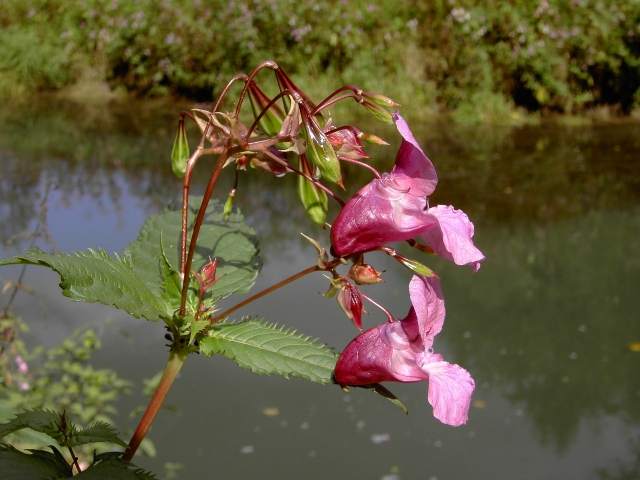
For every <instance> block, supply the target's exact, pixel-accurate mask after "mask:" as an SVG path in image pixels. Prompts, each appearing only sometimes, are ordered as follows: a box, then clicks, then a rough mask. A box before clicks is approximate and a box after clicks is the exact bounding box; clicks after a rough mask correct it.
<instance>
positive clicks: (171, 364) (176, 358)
mask: <svg viewBox="0 0 640 480" xmlns="http://www.w3.org/2000/svg"><path fill="white" fill-rule="evenodd" d="M186 358H187V353H186V352H182V351H171V353H170V354H169V359H168V361H167V365H166V366H165V368H164V371H163V372H162V378H161V379H160V383H159V384H158V386H157V387H156V390H155V391H154V392H153V396H152V397H151V400H150V401H149V404H148V405H147V408H146V410H145V411H144V414H143V415H142V418H141V419H140V422H139V423H138V426H137V427H136V430H135V432H134V433H133V435H132V437H131V440H130V441H129V445H128V446H127V449H126V450H125V452H124V456H123V460H124V461H125V462H130V461H131V459H132V458H133V456H134V455H135V454H136V451H137V450H138V447H140V443H141V442H142V440H144V438H145V437H146V436H147V433H149V429H150V428H151V424H152V423H153V421H154V419H155V418H156V415H157V414H158V411H159V410H160V408H161V407H162V405H163V403H164V400H165V398H166V396H167V393H168V392H169V390H170V389H171V386H172V385H173V382H174V380H175V379H176V377H177V376H178V373H180V370H181V369H182V365H184V361H185V359H186Z"/></svg>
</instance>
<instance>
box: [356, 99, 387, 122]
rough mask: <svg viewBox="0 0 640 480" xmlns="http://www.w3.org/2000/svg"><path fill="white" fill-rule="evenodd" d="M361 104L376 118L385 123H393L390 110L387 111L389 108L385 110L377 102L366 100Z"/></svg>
mask: <svg viewBox="0 0 640 480" xmlns="http://www.w3.org/2000/svg"><path fill="white" fill-rule="evenodd" d="M362 105H364V107H365V108H366V109H367V110H369V111H370V112H371V113H372V114H373V116H374V117H376V118H377V119H378V120H380V121H382V122H385V123H393V117H392V116H391V112H389V110H387V109H386V108H384V107H382V106H380V105H378V104H377V103H372V102H369V101H367V100H365V101H364V102H363V103H362Z"/></svg>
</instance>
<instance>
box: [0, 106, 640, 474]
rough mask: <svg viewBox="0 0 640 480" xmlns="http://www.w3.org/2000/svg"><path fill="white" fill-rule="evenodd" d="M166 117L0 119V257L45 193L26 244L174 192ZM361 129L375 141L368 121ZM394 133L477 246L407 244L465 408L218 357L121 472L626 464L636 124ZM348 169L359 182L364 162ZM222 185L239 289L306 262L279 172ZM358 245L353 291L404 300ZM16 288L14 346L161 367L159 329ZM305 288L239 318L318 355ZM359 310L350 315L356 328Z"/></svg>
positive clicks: (184, 381)
mask: <svg viewBox="0 0 640 480" xmlns="http://www.w3.org/2000/svg"><path fill="white" fill-rule="evenodd" d="M175 111H176V112H177V111H178V107H175ZM173 113H174V108H161V109H159V108H154V109H143V110H142V111H141V112H139V113H136V114H135V115H131V114H130V112H129V111H126V110H122V109H112V110H103V111H100V112H91V111H84V110H82V109H79V108H77V107H76V106H69V105H65V104H55V105H47V106H45V107H40V106H33V107H30V108H28V109H20V110H14V111H9V112H4V113H3V114H2V119H1V120H2V127H0V164H1V165H2V176H1V177H0V239H1V240H2V247H0V253H1V254H2V255H3V256H5V255H10V254H13V253H16V252H18V251H20V250H21V249H23V248H25V247H26V244H27V243H28V242H27V240H26V236H27V234H28V232H29V231H30V229H32V228H33V226H34V224H35V221H36V220H35V216H37V215H38V213H39V211H40V205H41V203H42V198H43V195H44V192H45V191H46V190H47V188H49V189H50V192H49V194H48V196H47V198H46V202H45V204H46V206H47V217H46V225H47V227H48V230H49V234H50V239H49V241H47V242H42V241H41V244H42V246H43V247H46V248H52V247H55V248H57V249H59V250H62V251H71V250H75V249H82V248H88V247H102V248H105V249H107V250H111V251H116V250H120V249H122V248H123V247H124V246H126V244H128V243H129V242H130V241H131V240H133V239H134V238H135V236H136V234H137V231H138V229H139V228H140V226H141V225H142V223H143V221H144V219H145V217H146V216H147V215H148V214H151V213H155V212H158V211H160V210H161V209H162V208H164V206H165V205H167V204H171V203H173V202H175V201H176V199H177V197H178V191H179V186H180V185H179V182H178V181H177V180H176V179H174V178H173V177H172V176H171V174H170V169H169V166H168V160H167V157H168V151H169V148H170V142H171V139H172V135H173V127H174V124H175V122H174V121H173V116H172V115H173ZM371 128H376V129H378V132H379V133H381V134H383V135H384V136H385V137H386V138H388V139H389V140H390V141H391V142H392V143H394V145H395V144H397V141H398V140H397V138H396V136H395V135H394V134H393V132H391V131H390V130H388V129H385V128H379V126H378V125H376V124H371ZM413 128H414V131H415V133H416V136H417V137H418V138H419V139H420V140H421V141H422V143H423V145H424V147H425V150H426V151H427V152H428V153H429V155H430V156H431V158H432V159H433V160H434V163H435V164H436V166H437V168H438V171H439V175H440V184H439V186H438V190H437V192H436V194H435V195H434V197H433V198H432V200H431V201H432V204H436V203H453V204H454V205H455V206H457V207H458V208H463V209H464V210H465V211H466V212H467V213H468V214H469V215H470V217H471V218H472V219H473V220H474V222H475V224H476V239H477V244H478V245H479V246H480V248H481V249H482V250H483V251H484V252H485V253H486V255H487V260H486V262H485V263H484V265H483V267H482V269H481V270H480V272H478V273H477V274H474V273H473V272H471V271H470V270H468V269H460V268H454V267H453V266H451V265H448V264H445V263H444V262H440V261H438V260H435V259H432V258H426V257H425V258H423V260H424V261H428V262H429V263H430V265H432V266H433V267H434V268H435V269H436V270H437V271H438V272H439V273H440V274H441V276H442V279H443V288H444V293H445V297H446V299H447V321H446V322H445V328H444V331H443V333H442V334H441V335H440V336H439V337H438V339H437V343H436V347H437V349H438V350H439V351H442V353H443V354H445V356H446V358H447V359H448V360H450V361H453V362H456V363H460V364H461V365H464V366H465V367H466V368H467V369H468V370H469V371H471V372H472V374H473V375H474V377H475V379H476V383H477V389H476V393H475V395H474V403H473V407H472V410H471V414H470V421H469V423H468V424H467V425H466V426H464V427H461V428H450V427H446V426H443V425H441V424H439V423H438V422H437V421H436V420H434V419H433V417H432V415H431V410H430V407H429V406H428V405H426V385H425V384H424V383H419V384H411V385H390V387H392V389H393V390H394V392H396V393H397V395H398V396H400V397H401V398H402V399H403V400H404V401H405V403H406V404H407V405H408V407H409V409H410V414H409V416H404V415H402V414H401V412H400V411H399V410H396V409H394V408H393V407H391V406H390V405H389V404H387V403H386V402H385V401H383V400H382V399H380V398H378V397H375V396H373V395H371V394H370V393H368V392H363V391H351V392H349V393H344V392H342V391H340V390H339V389H338V388H337V387H333V386H319V385H313V384H307V383H305V382H302V381H297V380H291V381H286V380H283V379H280V378H275V377H257V376H254V375H252V374H250V373H249V372H247V371H244V370H241V369H239V368H238V367H236V366H235V365H234V364H232V363H231V362H230V361H228V360H226V359H223V358H215V359H206V358H198V357H194V358H191V359H190V360H189V362H188V363H187V365H186V367H185V369H184V371H183V373H182V374H181V376H180V379H179V381H178V382H177V384H176V385H175V388H174V390H173V391H172V392H171V394H170V396H169V398H168V404H169V406H170V407H171V408H170V409H167V410H165V411H163V412H162V414H161V415H160V416H159V418H158V421H157V422H156V424H155V426H154V429H153V431H152V438H153V440H154V441H155V442H156V445H157V447H158V456H157V457H156V458H153V459H148V458H147V459H140V460H139V463H140V464H141V465H143V466H147V467H149V468H150V469H153V470H155V471H158V472H162V470H163V464H164V462H165V461H172V462H180V463H181V464H183V466H184V468H183V470H182V473H181V478H256V477H259V476H260V477H268V478H299V477H300V476H304V477H305V478H308V479H310V480H311V479H325V478H354V479H360V478H362V479H385V480H397V479H425V480H426V479H437V480H448V479H463V478H464V479H466V478H474V479H496V478H498V479H502V478H505V479H540V478H545V479H567V478H581V479H582V478H584V479H620V480H622V479H632V478H639V477H640V469H639V465H640V375H638V369H639V366H640V354H638V353H634V352H631V351H630V350H629V348H628V345H629V343H631V342H634V341H640V322H639V317H638V297H637V292H638V285H640V241H639V240H638V235H639V234H640V135H638V133H639V132H640V129H639V126H638V125H636V124H631V123H629V124H627V123H622V124H603V125H591V126H580V127H566V126H559V125H557V124H552V123H547V124H543V125H541V126H528V127H519V128H508V127H504V128H498V127H492V128H468V127H467V128H462V127H454V126H452V125H449V124H447V123H445V122H433V123H430V124H425V125H417V124H414V125H413ZM393 152H394V147H388V148H387V149H386V150H385V149H376V150H375V154H376V159H377V160H375V164H376V165H389V164H390V162H392V161H393ZM209 166H210V165H204V164H203V165H202V169H201V170H200V174H201V175H206V170H207V168H208V167H209ZM349 174H350V175H351V178H352V180H353V181H354V182H360V183H361V184H362V183H364V182H366V181H368V176H367V174H366V172H357V171H353V170H351V171H350V172H349ZM230 180H231V179H229V178H226V179H225V180H224V181H223V183H222V185H221V186H220V192H226V190H227V189H228V188H229V185H230ZM202 183H203V182H202V181H200V182H199V184H198V187H197V188H196V190H197V189H198V188H199V189H201V188H202ZM240 185H241V187H240V194H239V201H238V203H239V206H240V207H241V208H242V209H243V210H244V211H245V212H246V214H247V217H248V221H249V223H251V224H252V225H253V226H254V227H255V228H256V229H257V230H258V232H259V235H260V238H261V242H262V252H263V256H264V260H265V261H264V268H263V272H262V275H261V277H260V279H259V281H258V283H257V285H256V287H255V288H254V291H255V290H257V289H258V288H261V287H263V286H267V285H269V284H271V283H273V282H274V281H276V280H278V279H280V278H282V277H284V276H286V275H288V274H290V273H293V272H295V271H297V270H300V269H302V268H304V267H306V266H308V265H310V264H311V263H313V261H314V257H313V250H312V249H311V248H310V247H309V246H308V244H306V243H305V242H304V241H303V240H302V239H301V238H300V237H299V235H298V234H299V232H307V233H310V234H312V235H315V236H318V237H320V238H322V235H323V232H322V231H320V230H318V229H316V228H314V227H313V226H311V225H310V223H309V222H308V221H307V219H306V218H305V217H304V214H303V212H302V209H301V208H299V207H298V206H297V203H296V196H295V189H294V183H292V179H288V178H285V179H281V180H276V179H272V178H269V177H267V176H266V175H262V174H260V173H258V172H252V173H251V175H249V176H243V177H242V178H241V183H240ZM47 186H48V187H47ZM370 260H371V261H373V262H376V264H377V265H380V266H381V267H382V268H386V273H385V282H384V283H383V284H381V285H378V286H374V287H371V288H370V289H369V290H368V292H367V293H368V294H370V295H371V296H373V297H374V298H376V299H377V300H378V301H380V302H382V303H384V304H385V305H387V306H388V308H389V309H390V310H391V311H393V312H395V313H396V314H397V315H399V316H401V315H404V313H405V312H406V310H407V308H408V295H407V282H408V280H409V278H410V276H409V275H408V274H407V272H406V271H404V270H402V269H401V268H399V267H398V266H397V265H395V264H391V263H389V261H388V260H387V259H386V258H382V257H377V256H375V255H372V256H371V258H370ZM17 271H18V269H17V268H6V269H3V270H2V271H1V272H0V276H1V278H2V279H6V278H13V277H15V275H16V274H17ZM25 281H26V282H27V283H28V284H29V285H30V286H31V287H32V288H33V289H34V290H35V292H36V294H35V295H34V296H26V295H20V296H18V298H17V301H16V303H15V308H14V310H15V312H16V313H17V314H19V315H20V316H22V317H23V318H24V319H25V320H26V321H27V322H28V323H29V324H30V325H31V333H30V336H29V338H28V340H29V342H30V343H31V344H32V345H34V344H37V343H43V344H46V345H52V344H55V343H56V342H57V341H60V340H61V339H63V338H64V337H65V336H67V335H69V334H70V332H72V331H73V330H74V329H76V328H79V327H87V326H91V327H94V328H97V329H99V330H100V331H101V333H102V336H103V339H104V348H103V350H102V351H101V353H100V354H99V356H98V358H96V363H97V364H98V365H100V366H109V367H111V368H114V369H116V370H117V371H118V372H119V373H120V375H122V376H124V377H126V378H129V379H131V380H133V381H137V382H141V381H142V379H144V378H148V377H150V376H152V375H153V374H154V373H155V372H156V371H157V370H158V369H160V368H161V366H162V364H163V362H164V359H165V356H166V351H165V348H164V346H163V344H164V341H163V339H162V336H163V334H164V331H163V329H162V328H160V327H159V325H152V324H149V323H146V322H144V321H141V320H134V319H131V318H128V317H127V316H126V315H123V314H121V313H119V312H116V311H114V310H111V309H109V308H106V307H102V306H98V305H86V304H78V303H74V302H71V301H69V300H68V299H66V298H64V297H62V296H61V295H60V294H59V290H58V287H57V283H58V279H57V276H56V275H55V274H53V273H51V272H48V271H44V270H42V269H36V268H30V269H29V271H28V273H27V276H26V278H25ZM325 289H326V281H325V280H324V279H323V277H322V276H321V275H317V276H316V277H308V278H305V279H304V280H301V281H300V282H298V283H296V284H294V285H292V286H291V287H290V288H288V289H286V290H282V291H279V292H278V293H276V294H274V295H272V296H270V297H268V298H266V299H263V300H261V301H259V302H256V303H255V304H253V305H252V306H250V307H248V308H247V309H245V310H243V311H242V313H246V314H256V315H260V316H263V317H264V318H266V319H268V320H270V321H275V322H278V323H284V324H287V325H290V326H292V327H295V328H297V329H299V330H300V331H302V332H304V333H306V334H309V335H312V336H316V337H319V338H320V339H322V340H323V341H324V342H326V343H327V344H329V345H331V346H334V347H335V348H338V349H340V348H342V347H343V346H344V345H346V343H347V342H348V341H349V340H350V339H351V338H352V337H353V336H354V335H355V331H354V329H353V327H352V326H350V324H349V322H348V321H347V319H345V318H343V315H342V314H341V312H340V311H339V310H338V308H337V306H336V305H335V304H334V303H333V301H332V300H327V299H325V298H324V297H322V295H321V293H322V292H323V291H324V290H325ZM231 301H233V299H231ZM227 303H228V302H227ZM381 321H383V317H382V316H381V315H380V314H379V313H378V312H376V311H374V309H373V308H369V315H367V317H366V318H365V322H366V324H367V325H374V324H376V323H378V322H381ZM141 401H142V398H141V397H140V396H136V395H133V396H131V397H128V398H125V399H124V400H123V401H122V402H121V405H120V411H121V415H120V419H119V426H120V428H121V430H127V429H131V428H133V427H134V426H135V422H136V419H135V418H131V417H130V416H129V415H128V412H129V411H130V410H131V409H132V408H133V407H135V406H137V405H139V404H140V403H141ZM265 409H267V410H265ZM275 409H277V410H275ZM265 412H266V413H269V414H270V415H265ZM274 413H277V415H273V414H274Z"/></svg>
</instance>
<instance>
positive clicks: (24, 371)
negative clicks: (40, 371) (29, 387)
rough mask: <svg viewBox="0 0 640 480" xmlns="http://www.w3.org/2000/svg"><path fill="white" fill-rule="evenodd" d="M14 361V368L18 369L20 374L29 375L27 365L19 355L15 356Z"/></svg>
mask: <svg viewBox="0 0 640 480" xmlns="http://www.w3.org/2000/svg"><path fill="white" fill-rule="evenodd" d="M14 361H15V362H16V367H18V372H20V373H22V374H27V373H29V364H27V362H26V361H25V360H24V358H22V357H21V356H20V355H16V357H15V358H14Z"/></svg>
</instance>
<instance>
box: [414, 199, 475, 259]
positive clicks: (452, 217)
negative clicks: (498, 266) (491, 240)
mask: <svg viewBox="0 0 640 480" xmlns="http://www.w3.org/2000/svg"><path fill="white" fill-rule="evenodd" d="M427 213H428V214H429V215H431V216H432V217H433V218H434V219H435V220H436V223H435V224H434V226H433V227H431V228H427V229H425V231H424V232H422V237H423V238H424V240H425V242H427V244H428V245H429V246H430V247H431V248H433V250H434V251H435V252H436V253H437V254H438V255H440V256H441V257H444V258H447V259H449V260H451V261H453V262H454V263H455V264H456V265H470V266H471V267H472V268H473V269H474V270H475V271H478V269H479V268H480V262H481V261H482V260H484V254H483V253H482V252H481V251H480V250H478V248H476V246H475V245H474V244H473V240H472V238H473V223H471V220H469V217H467V214H466V213H464V212H463V211H462V210H456V209H455V208H453V207H452V206H450V205H437V206H435V207H432V208H430V209H429V210H427Z"/></svg>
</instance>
